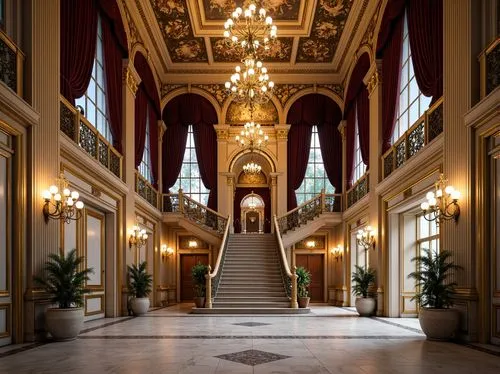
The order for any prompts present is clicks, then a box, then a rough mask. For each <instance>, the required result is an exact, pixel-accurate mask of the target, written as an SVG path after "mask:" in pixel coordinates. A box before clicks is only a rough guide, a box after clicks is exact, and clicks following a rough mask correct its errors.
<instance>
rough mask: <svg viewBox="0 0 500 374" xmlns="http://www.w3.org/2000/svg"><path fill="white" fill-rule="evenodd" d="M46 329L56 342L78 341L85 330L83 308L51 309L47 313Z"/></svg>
mask: <svg viewBox="0 0 500 374" xmlns="http://www.w3.org/2000/svg"><path fill="white" fill-rule="evenodd" d="M45 328H46V329H47V331H48V332H49V333H50V335H52V337H53V338H54V340H57V341H67V340H73V339H76V337H77V336H78V334H80V331H81V330H82V328H83V308H49V309H47V311H46V312H45Z"/></svg>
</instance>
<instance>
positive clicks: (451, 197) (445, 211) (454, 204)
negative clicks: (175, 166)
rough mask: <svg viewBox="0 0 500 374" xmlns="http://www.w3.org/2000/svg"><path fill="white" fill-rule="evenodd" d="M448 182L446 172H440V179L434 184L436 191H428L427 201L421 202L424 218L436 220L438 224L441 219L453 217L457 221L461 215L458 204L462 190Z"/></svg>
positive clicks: (445, 219)
mask: <svg viewBox="0 0 500 374" xmlns="http://www.w3.org/2000/svg"><path fill="white" fill-rule="evenodd" d="M447 183H448V180H447V179H445V177H444V174H440V175H439V179H438V181H437V182H436V183H435V184H434V189H435V192H432V191H429V192H427V195H426V196H425V197H426V198H427V201H426V202H423V203H422V204H420V208H422V210H423V211H424V218H425V219H426V220H427V221H436V224H438V225H439V222H440V221H441V220H444V221H448V220H450V219H453V220H454V221H455V222H457V221H458V217H459V216H460V206H459V205H458V199H460V192H459V191H457V190H456V189H455V187H453V186H450V185H447Z"/></svg>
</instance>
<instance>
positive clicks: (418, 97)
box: [392, 14, 432, 144]
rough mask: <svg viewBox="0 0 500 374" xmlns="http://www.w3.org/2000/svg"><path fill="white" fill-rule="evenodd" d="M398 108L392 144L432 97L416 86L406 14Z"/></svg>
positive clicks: (426, 106) (416, 118)
mask: <svg viewBox="0 0 500 374" xmlns="http://www.w3.org/2000/svg"><path fill="white" fill-rule="evenodd" d="M399 87H400V89H399V108H397V112H396V124H395V125H394V132H393V134H392V143H393V144H394V143H395V142H396V141H397V140H398V139H399V138H400V137H401V136H402V135H403V134H404V133H405V131H406V130H408V129H409V128H410V127H411V126H412V125H413V124H414V123H415V122H417V120H418V119H419V118H420V116H422V115H423V114H424V112H425V111H426V110H427V109H428V108H429V104H430V102H431V100H432V97H427V96H424V95H423V94H422V93H421V92H420V89H419V88H418V84H417V79H416V78H415V72H414V71H413V63H412V61H411V50H410V39H409V37H408V21H407V17H406V14H405V16H404V21H403V47H402V48H401V79H400V86H399Z"/></svg>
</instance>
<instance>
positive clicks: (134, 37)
mask: <svg viewBox="0 0 500 374" xmlns="http://www.w3.org/2000/svg"><path fill="white" fill-rule="evenodd" d="M122 5H123V9H124V10H125V18H126V19H127V24H128V28H129V31H130V35H129V38H130V45H131V46H133V45H135V44H136V43H142V38H141V34H140V33H139V30H138V29H137V26H136V24H135V22H134V20H133V18H132V16H131V14H130V11H129V10H128V7H127V4H126V2H125V0H122Z"/></svg>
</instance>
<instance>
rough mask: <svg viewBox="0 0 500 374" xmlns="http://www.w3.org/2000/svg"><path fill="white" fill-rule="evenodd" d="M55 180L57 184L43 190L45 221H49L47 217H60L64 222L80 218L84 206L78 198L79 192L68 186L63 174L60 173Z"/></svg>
mask: <svg viewBox="0 0 500 374" xmlns="http://www.w3.org/2000/svg"><path fill="white" fill-rule="evenodd" d="M56 181H57V185H52V186H50V187H49V189H48V190H47V191H44V192H43V199H44V200H45V204H44V205H43V215H44V217H45V223H47V222H49V218H52V219H60V220H61V221H64V222H65V223H70V221H72V220H73V221H76V220H78V219H80V218H81V217H82V209H83V206H84V204H83V201H80V200H78V199H79V198H80V194H79V193H78V192H77V191H71V190H70V189H69V188H68V185H69V184H68V181H67V179H66V178H65V177H64V174H62V173H61V175H60V176H59V178H57V179H56ZM61 193H62V194H61ZM51 209H52V210H51Z"/></svg>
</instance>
